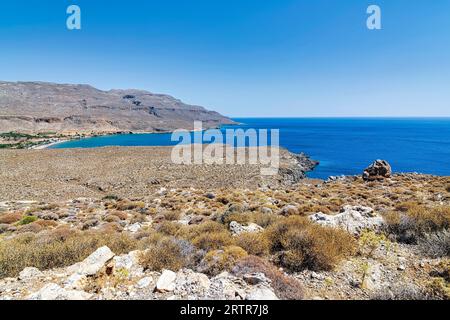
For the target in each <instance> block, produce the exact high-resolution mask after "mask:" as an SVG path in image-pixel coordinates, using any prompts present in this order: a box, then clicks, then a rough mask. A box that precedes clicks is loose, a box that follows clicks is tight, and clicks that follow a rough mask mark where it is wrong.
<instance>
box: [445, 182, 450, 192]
mask: <svg viewBox="0 0 450 320" xmlns="http://www.w3.org/2000/svg"><path fill="white" fill-rule="evenodd" d="M445 191H447V192H450V184H448V185H447V186H446V187H445Z"/></svg>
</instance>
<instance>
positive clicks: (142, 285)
mask: <svg viewBox="0 0 450 320" xmlns="http://www.w3.org/2000/svg"><path fill="white" fill-rule="evenodd" d="M152 280H153V279H152V278H151V277H145V278H142V279H141V280H139V281H138V283H136V287H137V288H138V289H144V288H147V287H148V286H149V285H150V284H151V283H152Z"/></svg>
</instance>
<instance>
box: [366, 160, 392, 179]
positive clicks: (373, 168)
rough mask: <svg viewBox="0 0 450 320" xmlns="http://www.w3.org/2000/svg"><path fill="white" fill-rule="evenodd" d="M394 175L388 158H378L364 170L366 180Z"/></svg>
mask: <svg viewBox="0 0 450 320" xmlns="http://www.w3.org/2000/svg"><path fill="white" fill-rule="evenodd" d="M391 175H392V168H391V165H390V164H389V163H388V162H387V161H386V160H376V161H375V162H374V163H372V164H371V165H370V166H368V167H367V168H366V169H365V170H364V172H363V175H362V177H363V179H364V181H374V180H382V179H385V178H390V177H391Z"/></svg>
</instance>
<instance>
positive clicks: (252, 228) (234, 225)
mask: <svg viewBox="0 0 450 320" xmlns="http://www.w3.org/2000/svg"><path fill="white" fill-rule="evenodd" d="M263 230H264V229H263V227H261V226H258V225H257V224H255V223H249V224H248V225H246V226H244V225H242V224H240V223H238V222H236V221H231V223H230V231H231V233H232V234H233V235H239V234H241V233H243V232H261V231H263Z"/></svg>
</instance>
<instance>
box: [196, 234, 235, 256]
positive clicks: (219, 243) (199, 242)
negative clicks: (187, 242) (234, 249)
mask: <svg viewBox="0 0 450 320" xmlns="http://www.w3.org/2000/svg"><path fill="white" fill-rule="evenodd" d="M232 243H233V238H232V237H231V235H230V233H229V232H228V231H219V232H209V233H204V234H201V235H199V236H197V237H195V238H194V239H193V240H192V244H194V245H195V246H196V247H197V248H199V249H203V250H205V251H210V250H217V249H220V248H223V247H225V246H229V245H231V244H232Z"/></svg>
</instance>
